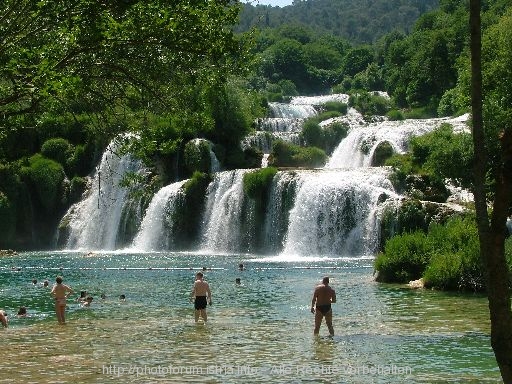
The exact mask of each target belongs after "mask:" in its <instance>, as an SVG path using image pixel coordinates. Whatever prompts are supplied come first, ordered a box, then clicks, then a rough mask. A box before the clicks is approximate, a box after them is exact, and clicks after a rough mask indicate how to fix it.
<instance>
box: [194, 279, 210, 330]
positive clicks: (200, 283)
mask: <svg viewBox="0 0 512 384" xmlns="http://www.w3.org/2000/svg"><path fill="white" fill-rule="evenodd" d="M203 277H204V275H203V273H202V272H198V273H197V274H196V281H195V282H194V287H193V288H192V293H191V295H190V299H191V300H192V299H193V298H194V299H195V300H194V308H195V313H194V318H195V321H196V323H197V321H198V320H199V315H201V317H202V318H203V321H204V322H205V323H206V320H207V315H206V303H207V302H208V304H209V305H212V293H211V292H210V286H209V285H208V283H207V282H206V281H204V280H203Z"/></svg>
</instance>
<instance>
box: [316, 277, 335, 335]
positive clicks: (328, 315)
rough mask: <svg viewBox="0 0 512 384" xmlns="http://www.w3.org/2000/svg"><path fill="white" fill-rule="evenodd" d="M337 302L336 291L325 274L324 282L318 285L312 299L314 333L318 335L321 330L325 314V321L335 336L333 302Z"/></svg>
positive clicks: (331, 333)
mask: <svg viewBox="0 0 512 384" xmlns="http://www.w3.org/2000/svg"><path fill="white" fill-rule="evenodd" d="M335 302H336V292H334V289H332V288H331V287H330V286H329V277H327V276H325V277H324V278H323V279H322V284H320V285H318V286H316V288H315V292H313V300H311V313H314V314H315V330H314V331H313V334H314V335H318V333H319V332H320V325H321V324H322V319H323V318H324V316H325V323H326V324H327V328H329V334H330V335H331V336H334V328H333V327H332V309H331V304H333V303H335ZM315 306H316V308H315Z"/></svg>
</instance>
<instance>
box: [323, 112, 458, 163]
mask: <svg viewBox="0 0 512 384" xmlns="http://www.w3.org/2000/svg"><path fill="white" fill-rule="evenodd" d="M466 120H467V115H464V116H461V117H458V118H437V119H418V120H402V121H381V122H377V123H370V124H367V125H351V129H350V132H349V135H348V136H347V137H346V138H345V139H344V140H343V141H342V142H341V143H340V145H339V146H338V147H337V148H336V150H335V151H334V152H333V154H332V156H331V158H330V160H329V162H328V163H327V165H326V168H356V167H368V166H370V165H371V160H372V158H373V153H374V151H375V149H376V148H377V146H378V145H379V144H380V143H382V142H384V141H385V142H388V143H389V144H390V145H391V146H392V147H393V150H394V151H395V152H397V153H404V152H406V151H407V150H408V145H409V140H410V139H411V137H414V136H421V135H424V134H426V133H428V132H431V131H433V130H434V129H436V128H438V127H439V126H440V125H441V124H443V123H448V124H451V125H452V126H453V129H454V132H457V131H463V130H466V129H467V125H466Z"/></svg>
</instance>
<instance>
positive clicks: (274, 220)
mask: <svg viewBox="0 0 512 384" xmlns="http://www.w3.org/2000/svg"><path fill="white" fill-rule="evenodd" d="M299 179H300V178H299V176H298V174H297V172H288V171H280V172H278V173H277V174H276V175H275V176H274V179H273V180H272V186H271V188H270V198H269V202H268V205H267V210H266V212H265V222H264V242H263V248H264V249H263V250H264V251H265V252H266V253H275V252H279V251H280V250H281V249H282V247H283V242H284V238H285V236H286V232H287V230H288V219H289V212H290V209H291V208H292V207H293V205H294V202H295V194H296V188H297V183H298V180H299Z"/></svg>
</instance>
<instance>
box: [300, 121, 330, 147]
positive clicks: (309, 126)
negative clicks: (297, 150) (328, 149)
mask: <svg viewBox="0 0 512 384" xmlns="http://www.w3.org/2000/svg"><path fill="white" fill-rule="evenodd" d="M301 138H302V140H303V141H304V143H305V145H307V146H315V147H318V148H322V147H323V145H324V138H323V130H322V127H321V126H320V124H319V123H318V122H317V121H316V119H307V120H306V121H304V124H303V126H302V131H301Z"/></svg>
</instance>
